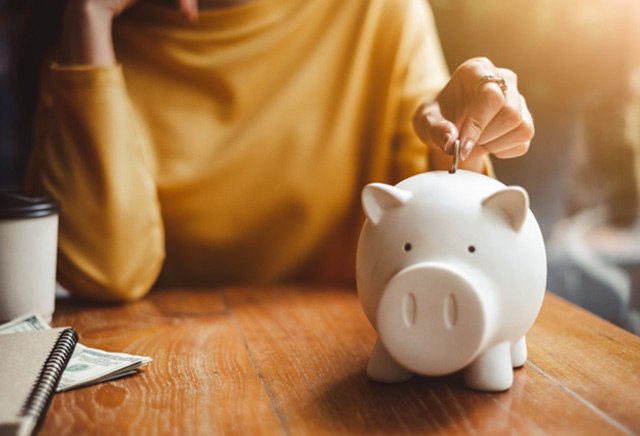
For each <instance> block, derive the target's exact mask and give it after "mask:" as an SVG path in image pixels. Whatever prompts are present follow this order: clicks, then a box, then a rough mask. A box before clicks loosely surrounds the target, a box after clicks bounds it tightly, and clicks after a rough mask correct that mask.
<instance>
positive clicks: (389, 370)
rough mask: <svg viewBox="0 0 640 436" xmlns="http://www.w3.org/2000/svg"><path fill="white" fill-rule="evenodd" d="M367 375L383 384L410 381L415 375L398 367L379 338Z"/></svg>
mask: <svg viewBox="0 0 640 436" xmlns="http://www.w3.org/2000/svg"><path fill="white" fill-rule="evenodd" d="M367 375H368V376H369V378H370V379H371V380H375V381H378V382H382V383H400V382H404V381H407V380H409V379H410V378H411V376H412V375H413V373H411V372H410V371H407V370H406V369H405V368H403V367H401V366H400V365H398V364H397V363H396V361H395V360H393V358H392V357H391V355H390V354H389V352H388V351H387V349H386V348H385V346H384V345H383V344H382V342H381V341H380V339H379V338H378V340H377V342H376V346H375V347H374V348H373V353H372V354H371V359H370V360H369V364H368V365H367Z"/></svg>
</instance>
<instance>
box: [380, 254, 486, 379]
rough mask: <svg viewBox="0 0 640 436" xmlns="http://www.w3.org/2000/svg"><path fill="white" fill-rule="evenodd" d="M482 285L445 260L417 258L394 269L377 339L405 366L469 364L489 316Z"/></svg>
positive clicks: (438, 371) (427, 369) (435, 369)
mask: <svg viewBox="0 0 640 436" xmlns="http://www.w3.org/2000/svg"><path fill="white" fill-rule="evenodd" d="M491 309H492V302H491V301H490V296H489V295H488V293H487V292H486V290H482V289H479V288H478V287H477V286H474V285H472V283H471V281H470V280H469V278H468V277H467V275H466V274H464V273H463V272H462V271H456V270H455V269H454V268H452V267H451V266H449V265H445V264H428V263H425V264H418V265H413V266H411V267H409V268H406V269H404V270H402V271H400V272H399V273H398V274H396V275H395V276H394V277H393V278H392V279H391V280H390V281H389V283H388V285H387V286H386V288H385V290H384V292H383V294H382V297H381V299H380V304H379V306H378V312H377V320H376V321H377V322H376V325H377V329H378V332H379V334H380V339H381V341H382V342H383V343H384V345H385V347H386V348H387V350H388V351H389V353H390V354H391V356H392V357H393V358H394V359H395V360H396V361H397V362H398V363H399V364H401V365H402V366H404V367H406V368H407V369H409V370H411V371H413V372H416V373H421V374H424V375H434V376H435V375H444V374H448V373H451V372H454V371H457V370H459V369H461V368H463V367H464V366H466V365H467V364H469V363H470V362H471V361H472V360H473V359H474V358H475V357H476V356H477V355H478V354H479V352H480V350H481V348H482V346H483V343H484V342H485V339H486V337H487V335H488V334H489V333H488V332H489V324H490V320H491V312H492V310H491Z"/></svg>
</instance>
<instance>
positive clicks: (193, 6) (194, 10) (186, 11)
mask: <svg viewBox="0 0 640 436" xmlns="http://www.w3.org/2000/svg"><path fill="white" fill-rule="evenodd" d="M177 2H178V7H179V8H180V13H182V15H183V16H184V17H185V18H186V19H187V20H189V21H195V20H197V19H198V0H177Z"/></svg>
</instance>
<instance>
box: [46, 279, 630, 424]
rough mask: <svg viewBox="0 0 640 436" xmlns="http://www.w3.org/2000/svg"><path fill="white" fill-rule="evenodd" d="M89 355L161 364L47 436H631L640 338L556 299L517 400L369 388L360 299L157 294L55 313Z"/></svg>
mask: <svg viewBox="0 0 640 436" xmlns="http://www.w3.org/2000/svg"><path fill="white" fill-rule="evenodd" d="M54 325H72V326H74V327H75V328H76V329H77V330H78V332H79V333H80V338H81V342H82V343H84V344H86V345H89V346H94V347H98V348H102V349H106V350H113V351H125V352H130V353H134V354H143V355H149V356H151V357H153V359H154V362H153V363H152V364H150V365H149V366H148V368H147V369H146V370H145V371H143V372H141V373H140V374H138V375H135V376H131V377H128V378H125V379H120V380H116V381H112V382H108V383H103V384H101V385H96V386H92V387H87V388H83V389H78V390H75V391H70V392H66V393H61V394H57V395H56V396H55V397H54V401H53V402H52V405H51V409H50V411H49V413H48V415H47V418H46V421H45V423H44V426H43V428H42V430H41V434H47V435H48V434H52V435H53V434H55V435H58V434H102V433H109V434H111V433H113V434H133V433H136V434H154V435H155V434H252V435H253V434H292V435H298V434H302V435H304V434H362V433H367V434H474V433H477V434H502V433H512V434H513V433H515V434H541V433H548V434H567V433H571V434H607V435H609V434H634V433H638V432H640V414H639V412H638V411H640V394H638V392H640V338H638V337H636V336H633V335H631V334H630V333H627V332H625V331H623V330H621V329H618V328H617V327H615V326H613V325H611V324H609V323H607V322H606V321H603V320H601V319H599V318H596V317H595V316H593V315H591V314H589V313H587V312H585V311H583V310H581V309H578V308H576V307H575V306H573V305H571V304H569V303H567V302H565V301H563V300H561V299H559V298H558V297H555V296H553V295H552V294H548V295H547V297H546V299H545V304H544V306H543V310H542V313H541V315H540V317H539V319H538V321H537V322H536V324H535V326H534V328H533V329H532V331H531V332H530V334H529V336H528V344H529V360H528V362H527V363H526V364H525V366H524V367H523V368H521V369H519V370H517V371H516V373H515V381H514V386H513V387H512V389H511V390H509V391H507V392H503V393H497V394H487V393H480V392H474V391H470V390H468V389H467V388H466V387H465V386H464V384H463V382H462V379H461V376H460V375H459V374H454V375H451V376H448V377H441V378H427V377H414V378H413V379H412V380H410V381H409V382H407V383H402V384H397V385H385V384H380V383H375V382H371V381H369V380H368V379H367V377H366V375H365V373H364V370H365V367H366V363H367V359H368V357H369V354H370V352H371V350H372V348H373V344H374V341H375V332H374V331H373V329H372V328H371V326H370V325H369V323H368V321H367V320H366V318H365V317H364V315H363V313H362V310H361V308H360V306H359V303H358V300H357V297H356V295H355V292H354V291H353V290H350V289H326V288H301V287H295V286H288V287H287V286H283V287H235V288H225V289H209V290H207V289H202V290H160V291H155V292H153V293H152V294H151V295H150V296H149V297H147V298H146V299H145V300H143V301H140V302H137V303H133V304H129V305H125V306H110V307H100V306H93V305H88V304H83V303H78V302H74V301H71V300H65V301H59V302H58V308H57V311H56V314H55V316H54Z"/></svg>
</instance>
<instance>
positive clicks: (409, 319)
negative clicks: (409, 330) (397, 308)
mask: <svg viewBox="0 0 640 436" xmlns="http://www.w3.org/2000/svg"><path fill="white" fill-rule="evenodd" d="M417 307H418V306H417V303H416V296H415V295H414V294H413V292H407V293H406V294H404V297H403V299H402V314H403V317H404V323H405V325H406V326H407V327H413V326H414V325H415V324H416V312H417V310H418V308H417Z"/></svg>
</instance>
